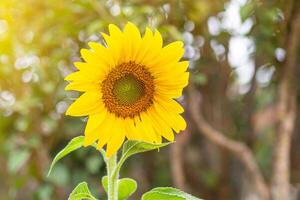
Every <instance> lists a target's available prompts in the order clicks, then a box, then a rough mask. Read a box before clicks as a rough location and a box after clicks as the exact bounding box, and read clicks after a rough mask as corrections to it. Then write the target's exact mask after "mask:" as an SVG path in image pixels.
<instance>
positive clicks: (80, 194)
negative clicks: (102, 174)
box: [68, 182, 97, 200]
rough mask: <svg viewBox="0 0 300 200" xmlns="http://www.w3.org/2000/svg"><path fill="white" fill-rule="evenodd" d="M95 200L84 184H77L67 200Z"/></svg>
mask: <svg viewBox="0 0 300 200" xmlns="http://www.w3.org/2000/svg"><path fill="white" fill-rule="evenodd" d="M83 199H84V200H97V199H96V198H95V197H94V196H93V195H92V193H91V192H90V190H89V188H88V185H87V183H86V182H82V183H79V184H78V185H77V186H76V187H75V188H74V190H73V191H72V192H71V194H70V196H69V198H68V200H83Z"/></svg>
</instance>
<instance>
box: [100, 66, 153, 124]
mask: <svg viewBox="0 0 300 200" xmlns="http://www.w3.org/2000/svg"><path fill="white" fill-rule="evenodd" d="M102 94H103V96H102V99H103V102H104V105H105V107H106V108H107V109H108V111H109V112H111V113H114V114H115V115H117V116H119V117H123V118H127V117H130V118H134V117H135V116H138V115H139V114H140V113H141V112H144V111H146V110H147V109H148V107H149V106H151V104H152V102H153V95H154V81H153V77H152V75H151V74H150V72H149V71H148V70H147V69H146V68H145V66H143V65H139V64H136V63H134V62H127V63H122V64H120V65H118V66H117V67H115V68H113V69H112V70H111V71H110V73H109V74H108V75H107V77H106V79H105V80H104V81H103V82H102Z"/></svg>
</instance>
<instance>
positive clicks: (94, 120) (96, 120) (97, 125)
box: [84, 111, 107, 146]
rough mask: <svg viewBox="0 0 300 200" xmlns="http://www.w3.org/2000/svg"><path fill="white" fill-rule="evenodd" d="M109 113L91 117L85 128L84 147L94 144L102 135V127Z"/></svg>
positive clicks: (104, 112)
mask: <svg viewBox="0 0 300 200" xmlns="http://www.w3.org/2000/svg"><path fill="white" fill-rule="evenodd" d="M106 114H107V112H106V111H103V112H101V113H97V114H94V115H90V116H89V119H88V121H87V124H86V127H85V131H84V134H85V138H84V146H88V145H91V144H93V143H94V142H95V141H96V140H97V139H98V138H99V135H100V132H101V125H102V122H103V121H104V119H105V117H106Z"/></svg>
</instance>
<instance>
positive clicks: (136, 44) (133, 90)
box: [66, 22, 189, 156]
mask: <svg viewBox="0 0 300 200" xmlns="http://www.w3.org/2000/svg"><path fill="white" fill-rule="evenodd" d="M102 35H103V37H104V40H105V43H106V46H103V45H101V44H99V43H95V42H90V43H88V45H89V46H90V48H91V49H90V50H87V49H82V50H81V55H82V58H83V59H84V62H76V63H74V65H75V66H76V68H77V69H78V71H76V72H74V73H72V74H70V75H68V76H67V77H66V80H68V81H70V83H69V85H68V86H67V87H66V90H77V91H80V92H84V93H83V94H82V95H81V96H80V97H79V98H78V99H77V100H76V101H75V102H74V103H73V104H71V106H70V107H69V108H68V110H67V113H66V114H67V115H72V116H88V122H87V125H86V128H85V132H84V134H85V141H84V145H85V146H88V145H91V144H93V143H95V142H97V147H98V148H99V149H101V148H103V146H104V145H107V147H106V151H107V156H111V155H112V154H114V153H115V152H116V151H117V150H118V149H119V148H120V147H121V145H122V143H123V142H124V140H125V138H128V139H129V140H142V141H146V142H152V143H161V141H162V137H164V138H166V139H167V140H169V141H173V140H174V134H173V130H174V131H175V132H177V133H178V132H180V131H181V130H184V129H185V128H186V123H185V120H184V119H183V118H182V116H181V115H180V114H181V113H182V112H183V111H184V110H183V108H182V107H181V106H180V104H178V103H177V102H176V101H175V100H174V99H175V98H178V97H180V96H181V94H182V89H183V88H184V87H185V86H186V85H187V83H188V77H189V73H188V72H186V70H187V67H188V62H187V61H180V59H181V57H182V55H183V53H184V49H183V43H182V42H180V41H177V42H173V43H171V44H169V45H167V46H165V47H163V46H162V45H163V41H162V37H161V35H160V33H159V32H158V31H157V30H156V31H155V32H154V33H153V32H152V31H151V30H150V29H149V28H146V31H145V34H144V36H143V37H142V36H141V34H140V32H139V30H138V29H137V27H136V26H135V25H134V24H132V23H130V22H129V23H127V24H126V26H125V28H124V31H121V30H120V29H119V28H118V27H117V26H115V25H112V24H110V25H109V35H107V34H105V33H102Z"/></svg>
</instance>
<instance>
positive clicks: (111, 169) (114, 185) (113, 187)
mask: <svg viewBox="0 0 300 200" xmlns="http://www.w3.org/2000/svg"><path fill="white" fill-rule="evenodd" d="M116 167H117V153H116V154H114V155H112V156H111V157H110V158H107V177H108V191H107V195H108V200H118V178H119V173H115V169H116Z"/></svg>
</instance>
